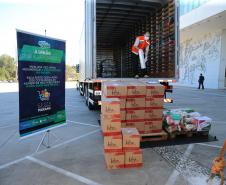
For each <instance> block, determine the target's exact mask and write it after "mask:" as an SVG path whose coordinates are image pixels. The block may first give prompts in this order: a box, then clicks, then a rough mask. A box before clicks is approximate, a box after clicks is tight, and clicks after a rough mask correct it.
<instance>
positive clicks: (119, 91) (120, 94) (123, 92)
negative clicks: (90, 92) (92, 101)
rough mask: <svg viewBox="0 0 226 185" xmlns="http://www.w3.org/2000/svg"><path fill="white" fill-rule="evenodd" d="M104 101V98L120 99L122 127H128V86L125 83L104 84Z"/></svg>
mask: <svg viewBox="0 0 226 185" xmlns="http://www.w3.org/2000/svg"><path fill="white" fill-rule="evenodd" d="M102 92H103V93H102V99H103V98H119V99H120V116H121V126H122V128H124V127H126V97H127V86H126V83H124V82H104V83H102Z"/></svg>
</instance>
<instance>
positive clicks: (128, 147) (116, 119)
mask: <svg viewBox="0 0 226 185" xmlns="http://www.w3.org/2000/svg"><path fill="white" fill-rule="evenodd" d="M120 104H121V102H120V100H119V99H117V98H103V99H102V106H101V127H102V133H103V136H104V154H105V161H106V165H107V168H108V169H120V168H125V167H126V168H131V167H141V166H142V164H143V163H142V150H141V149H140V135H139V133H138V131H137V129H135V128H123V129H121V115H120Z"/></svg>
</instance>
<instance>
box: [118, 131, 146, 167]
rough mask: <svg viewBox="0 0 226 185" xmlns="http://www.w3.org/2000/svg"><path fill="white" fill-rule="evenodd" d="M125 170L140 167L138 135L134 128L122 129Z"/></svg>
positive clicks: (141, 163) (141, 160)
mask: <svg viewBox="0 0 226 185" xmlns="http://www.w3.org/2000/svg"><path fill="white" fill-rule="evenodd" d="M122 136H123V151H124V153H125V168H135V167H141V166H142V165H143V153H142V150H141V149H140V134H139V132H138V131H137V129H136V128H122Z"/></svg>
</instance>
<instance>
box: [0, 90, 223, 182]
mask: <svg viewBox="0 0 226 185" xmlns="http://www.w3.org/2000/svg"><path fill="white" fill-rule="evenodd" d="M71 87H73V86H71ZM172 97H173V98H174V100H175V101H174V104H170V105H166V107H175V108H179V107H191V108H194V109H195V110H197V111H199V112H200V113H202V114H204V115H206V116H209V117H211V118H213V120H214V124H213V126H212V130H211V134H212V135H216V136H217V137H218V139H219V141H217V142H211V143H204V144H203V145H199V144H191V145H180V146H170V147H157V148H148V149H144V166H143V167H142V168H140V169H123V170H112V171H108V170H106V167H105V163H104V156H103V138H102V136H101V132H100V128H99V125H98V119H99V112H98V111H89V110H88V108H87V107H86V106H85V103H84V99H83V97H80V96H79V93H78V92H77V91H76V90H75V89H73V88H70V89H66V109H67V120H68V121H67V125H65V126H63V127H60V128H57V129H54V130H52V131H51V132H52V133H54V134H55V135H56V136H57V139H55V138H54V137H51V138H50V141H51V144H52V147H51V148H50V149H46V148H44V147H41V148H40V150H39V151H38V152H37V153H36V152H35V151H36V149H37V146H38V144H39V143H40V141H41V138H42V136H43V133H41V134H37V135H35V136H32V137H29V138H27V139H24V140H21V139H20V138H19V136H18V93H17V92H11V93H0V102H1V104H0V110H1V111H0V118H1V119H0V184H1V185H11V184H12V185H31V184H32V185H33V184H34V185H58V184H59V185H72V184H73V185H74V184H76V185H77V184H78V185H80V184H81V185H82V184H93V185H94V184H103V185H105V184H106V185H127V184H128V185H173V184H175V185H187V184H191V185H202V184H203V185H204V184H206V183H205V180H206V178H207V175H208V173H209V172H210V167H211V162H212V159H213V158H214V157H215V156H216V155H217V154H218V152H219V147H220V146H221V144H222V143H223V140H224V139H225V138H226V122H225V119H226V114H225V113H224V112H225V110H226V91H224V90H204V91H202V90H197V89H195V88H187V87H179V86H178V87H175V90H174V93H173V95H172ZM225 175H226V173H225ZM217 181H219V179H217V180H216V181H215V182H214V184H217Z"/></svg>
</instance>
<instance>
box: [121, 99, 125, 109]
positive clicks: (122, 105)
mask: <svg viewBox="0 0 226 185" xmlns="http://www.w3.org/2000/svg"><path fill="white" fill-rule="evenodd" d="M120 108H121V110H125V108H126V98H120Z"/></svg>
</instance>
